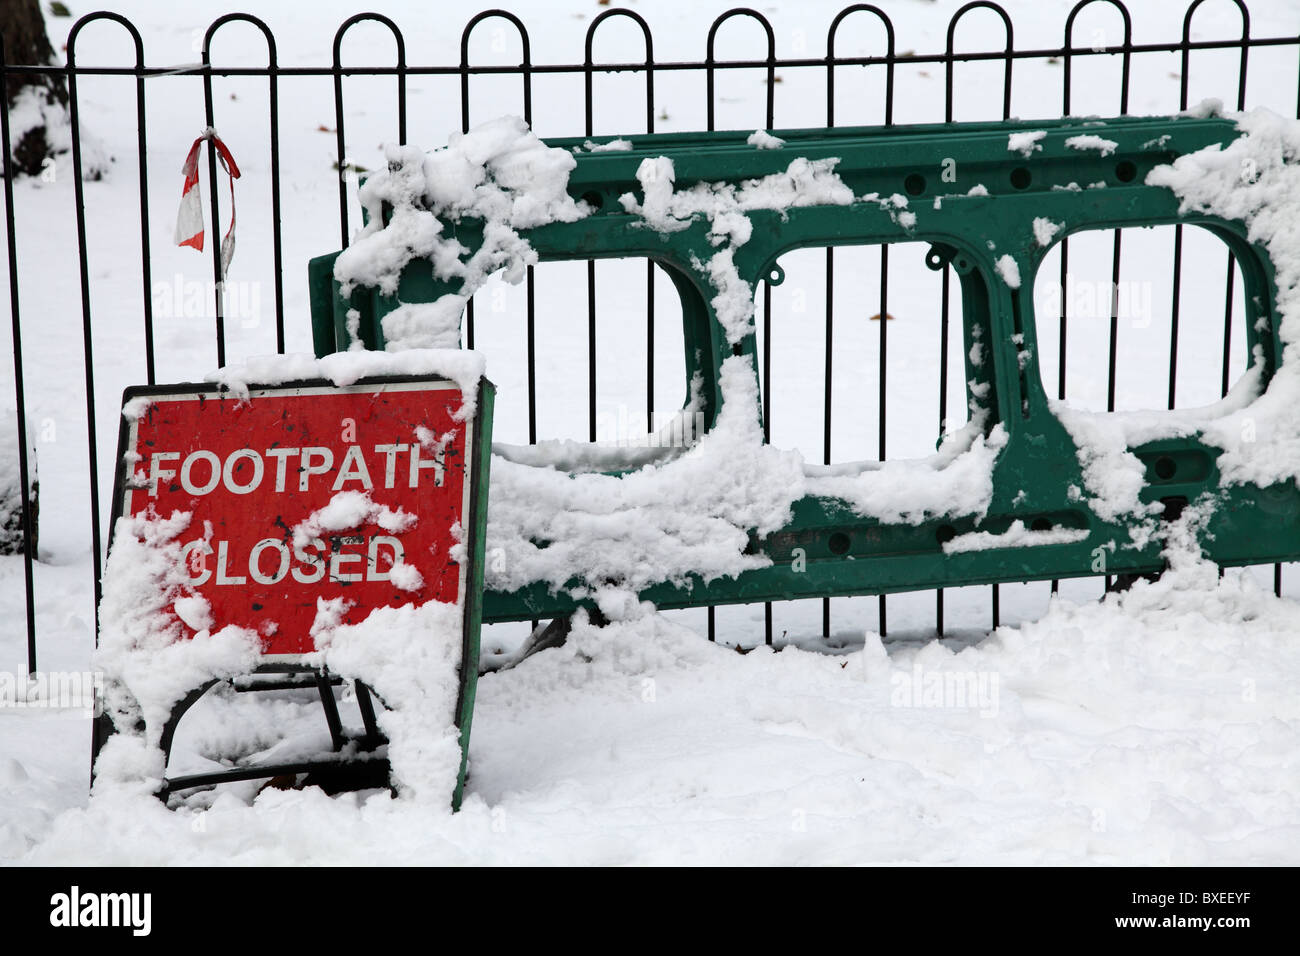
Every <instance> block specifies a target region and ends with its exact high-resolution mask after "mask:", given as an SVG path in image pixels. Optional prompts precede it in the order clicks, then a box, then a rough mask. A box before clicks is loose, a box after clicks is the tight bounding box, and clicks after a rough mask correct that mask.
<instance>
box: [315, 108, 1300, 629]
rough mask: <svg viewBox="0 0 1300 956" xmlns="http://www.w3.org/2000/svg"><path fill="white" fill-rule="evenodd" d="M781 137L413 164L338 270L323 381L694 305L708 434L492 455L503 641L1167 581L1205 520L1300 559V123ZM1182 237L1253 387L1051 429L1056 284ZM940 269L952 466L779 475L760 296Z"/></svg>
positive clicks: (369, 186)
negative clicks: (922, 251) (1200, 242)
mask: <svg viewBox="0 0 1300 956" xmlns="http://www.w3.org/2000/svg"><path fill="white" fill-rule="evenodd" d="M763 132H764V133H765V135H766V136H768V137H771V138H772V140H773V141H779V142H780V146H779V148H756V146H758V145H762V144H761V143H759V142H758V140H756V138H755V136H754V135H752V134H751V135H746V134H743V133H730V132H709V133H673V134H659V135H647V136H629V137H623V138H621V139H619V140H617V142H619V144H620V148H618V149H610V150H595V149H593V148H592V147H591V144H590V142H588V141H583V140H567V139H557V140H551V141H547V142H542V141H541V140H539V139H537V137H536V136H534V135H533V134H532V132H531V131H529V130H528V129H527V127H526V126H525V125H524V124H523V123H522V122H521V121H519V120H517V119H513V118H505V119H501V120H497V121H494V122H492V123H489V124H485V125H484V126H481V127H479V128H477V129H474V130H470V131H469V132H468V133H465V134H463V135H458V136H456V137H453V139H452V140H451V142H450V143H449V144H448V145H447V147H445V148H443V149H440V150H435V151H434V152H432V153H429V154H424V153H420V152H419V151H417V150H414V149H412V148H410V147H402V148H399V149H394V150H392V151H391V152H390V155H389V170H388V171H387V172H384V173H379V174H377V175H375V176H372V177H371V178H370V179H369V180H368V181H367V182H366V184H365V185H364V186H363V188H362V189H361V201H362V203H363V205H364V207H365V209H366V212H367V216H368V218H367V224H366V227H365V229H364V230H363V231H362V234H361V236H360V238H359V240H358V241H357V242H356V243H355V244H354V245H352V246H351V247H350V248H348V249H346V250H344V251H342V252H340V253H336V254H334V255H333V256H326V257H322V258H319V259H316V260H313V262H312V264H311V267H310V270H309V274H310V278H311V283H312V304H313V332H314V336H315V343H316V349H317V352H318V353H319V354H322V355H324V354H328V353H331V352H339V351H344V350H347V349H355V348H366V349H370V350H380V349H383V350H387V351H389V352H392V353H396V354H401V350H402V349H404V348H407V347H409V346H410V345H412V344H421V343H425V344H427V343H430V342H437V343H439V344H447V343H452V342H456V341H459V338H460V320H461V315H462V312H463V310H464V305H465V303H466V302H467V301H468V299H469V297H470V296H472V295H473V294H474V292H475V291H476V290H477V289H478V288H480V287H481V286H482V284H483V282H484V281H485V280H486V278H487V277H488V276H489V275H490V274H492V273H493V272H494V271H498V270H499V271H502V272H503V273H504V275H505V277H506V278H508V279H511V280H517V279H519V278H520V277H522V275H523V274H524V271H525V268H526V267H527V266H531V265H533V264H535V263H538V262H544V261H548V260H565V259H585V258H600V257H615V256H618V257H645V258H647V259H650V260H652V261H653V262H655V263H656V264H657V265H658V266H660V267H662V268H663V269H664V270H665V271H666V272H667V273H668V274H669V276H670V277H671V278H672V280H673V283H674V286H675V288H676V290H677V292H678V294H679V296H680V299H681V308H682V316H683V332H684V339H685V345H686V378H687V383H686V385H687V388H686V393H687V396H688V397H687V403H686V406H685V407H684V408H683V410H682V414H683V415H688V416H695V415H702V417H703V421H704V423H705V428H704V430H703V433H702V434H700V435H698V437H696V436H694V435H693V436H692V437H693V439H694V440H692V441H690V442H682V443H667V444H664V443H653V442H650V441H647V442H646V447H643V448H642V447H638V448H631V449H621V450H620V451H621V452H622V455H621V456H620V455H619V454H612V453H610V450H608V449H600V450H594V449H590V448H588V447H587V446H583V445H581V444H580V443H574V442H567V443H558V442H552V443H543V444H542V445H538V446H528V447H510V446H499V447H498V448H497V449H495V451H496V454H497V460H496V462H495V463H494V465H493V482H494V485H493V490H492V496H491V506H490V512H489V518H488V531H487V534H488V548H489V551H490V552H491V553H493V554H498V553H499V554H500V555H501V556H502V558H501V560H500V561H494V562H492V564H491V566H490V567H489V568H488V570H487V578H486V583H487V594H486V596H485V617H486V619H487V620H520V619H526V618H539V617H545V616H555V615H563V614H566V613H569V612H571V611H572V610H573V609H575V608H577V607H579V606H581V605H583V604H588V605H591V604H594V605H599V606H603V605H605V604H610V605H612V606H617V605H621V604H622V603H625V602H626V601H627V600H641V599H643V600H648V601H651V602H653V603H654V604H655V605H656V606H658V607H661V608H673V607H686V606H698V605H706V604H707V605H712V604H721V603H738V602H754V601H763V600H780V599H790V598H798V597H823V596H828V595H853V594H883V593H888V592H892V591H901V590H916V589H924V588H933V587H947V586H959V585H967V584H977V583H997V582H1000V581H1024V580H1036V579H1051V578H1065V577H1072V576H1081V575H1089V574H1101V573H1105V574H1118V573H1151V572H1157V571H1159V570H1161V569H1162V568H1163V567H1164V566H1165V563H1166V559H1165V557H1164V556H1163V555H1162V553H1161V541H1162V540H1163V539H1164V538H1165V537H1167V533H1166V528H1165V525H1166V523H1167V521H1168V520H1170V519H1172V518H1175V517H1176V516H1177V515H1178V514H1180V513H1181V511H1182V510H1183V509H1184V508H1185V507H1187V506H1189V505H1195V504H1197V503H1202V504H1203V505H1204V506H1205V507H1207V508H1208V513H1207V517H1206V519H1205V520H1204V521H1203V522H1201V523H1200V524H1199V525H1198V528H1199V532H1198V533H1199V534H1200V535H1201V539H1200V540H1201V544H1202V546H1203V547H1204V549H1205V551H1206V554H1207V555H1208V557H1209V558H1210V559H1212V560H1214V561H1217V562H1219V563H1220V564H1249V563H1262V562H1271V561H1279V560H1282V561H1284V560H1294V559H1295V558H1297V557H1300V534H1298V533H1297V523H1298V522H1300V491H1297V488H1296V479H1297V477H1298V476H1300V450H1297V449H1300V419H1297V415H1298V414H1300V412H1297V409H1300V381H1298V376H1300V357H1297V356H1296V355H1295V354H1294V352H1295V345H1294V341H1295V340H1296V339H1297V338H1298V337H1300V333H1297V331H1296V329H1297V328H1300V314H1297V309H1296V302H1297V296H1300V291H1297V287H1298V286H1300V268H1297V267H1296V266H1295V265H1294V263H1293V261H1292V260H1293V259H1294V258H1295V255H1296V254H1295V250H1296V249H1297V248H1300V238H1298V237H1297V236H1296V235H1295V234H1294V230H1295V229H1296V226H1295V223H1296V222H1300V188H1296V186H1295V177H1296V176H1297V175H1300V172H1297V169H1298V167H1297V166H1296V165H1295V161H1294V160H1295V154H1296V148H1297V140H1298V139H1300V126H1297V124H1296V123H1295V122H1293V121H1290V120H1284V119H1282V118H1280V117H1276V116H1273V115H1272V114H1269V113H1267V112H1264V111H1260V112H1256V113H1251V114H1244V115H1224V114H1221V113H1220V111H1219V110H1218V109H1217V108H1216V107H1215V106H1214V105H1213V104H1211V105H1209V106H1207V107H1205V108H1203V109H1200V110H1198V111H1193V112H1192V113H1188V114H1185V115H1180V116H1177V117H1155V118H1147V117H1121V118H1116V119H1106V120H1098V119H1088V120H1073V119H1065V120H1060V121H1054V122H1052V121H1049V122H1044V121H1036V122H1034V123H1023V122H1001V123H968V124H946V125H932V126H912V127H906V126H898V127H888V128H837V129H810V130H776V131H770V132H769V131H763ZM759 139H762V137H759ZM763 143H766V144H767V145H774V142H772V143H769V142H767V140H763ZM1080 183H1084V184H1087V185H1086V186H1080V185H1079V184H1080ZM1170 223H1182V224H1190V225H1199V226H1202V227H1204V228H1206V229H1207V230H1209V231H1210V232H1211V233H1213V234H1214V235H1215V236H1217V237H1218V238H1219V239H1221V240H1222V241H1223V242H1224V243H1225V244H1226V245H1227V246H1228V247H1229V249H1230V250H1231V252H1232V254H1233V256H1234V257H1235V259H1236V261H1237V263H1238V265H1239V266H1240V269H1241V273H1242V280H1243V283H1244V286H1245V289H1244V295H1243V298H1244V302H1245V319H1246V321H1245V329H1244V334H1243V335H1242V336H1241V338H1240V339H1238V341H1244V342H1245V347H1246V348H1247V349H1248V351H1249V355H1250V367H1249V369H1248V371H1247V373H1246V375H1245V376H1244V377H1243V378H1242V380H1241V381H1240V382H1239V383H1238V385H1237V387H1236V389H1234V390H1233V392H1232V393H1230V394H1229V395H1228V396H1227V398H1225V399H1224V400H1223V401H1222V402H1220V403H1217V404H1216V405H1213V406H1210V407H1207V408H1202V409H1189V410H1179V411H1176V412H1160V413H1130V414H1127V415H1096V414H1092V413H1088V412H1082V411H1079V410H1075V409H1070V408H1067V407H1065V406H1064V405H1062V404H1060V403H1057V402H1054V401H1052V400H1050V399H1049V398H1048V397H1047V395H1046V393H1045V390H1044V388H1043V385H1042V381H1041V377H1040V372H1039V349H1038V340H1037V330H1036V316H1035V303H1034V301H1033V295H1032V290H1033V288H1034V278H1035V275H1036V272H1037V270H1038V269H1039V268H1040V267H1041V265H1042V263H1043V261H1044V259H1045V257H1046V256H1047V255H1048V254H1049V252H1050V251H1051V249H1052V248H1053V247H1054V246H1055V244H1056V243H1058V242H1060V241H1061V240H1062V239H1064V238H1065V237H1067V236H1069V235H1071V234H1074V233H1078V232H1081V231H1084V230H1088V229H1101V228H1105V229H1112V228H1123V227H1131V226H1153V225H1161V224H1170ZM917 240H920V241H926V242H929V243H930V250H929V252H928V253H927V255H926V263H927V265H929V266H930V267H931V268H933V269H935V270H942V269H951V270H952V271H953V272H954V273H955V274H956V277H957V279H958V282H959V283H960V285H961V289H962V303H963V314H962V318H963V328H964V336H965V343H964V351H965V354H966V362H965V375H964V379H965V381H966V391H967V405H968V408H969V421H968V422H967V423H966V424H965V425H964V426H963V427H961V428H957V429H953V430H951V431H948V432H946V433H945V434H944V435H943V436H942V439H941V441H940V443H939V446H938V449H937V451H936V453H935V454H934V455H932V456H930V457H928V458H924V459H911V460H890V461H884V462H874V461H867V462H856V463H847V464H838V465H832V466H822V465H816V464H811V463H808V462H805V461H804V460H803V459H802V457H801V456H800V455H799V454H798V453H797V452H794V451H792V450H784V449H779V448H775V447H773V446H771V445H768V444H766V443H765V441H764V439H763V429H762V424H761V409H762V407H763V402H762V395H761V390H760V383H759V378H758V373H757V362H756V357H757V343H756V339H755V330H754V295H755V290H756V289H757V288H758V286H759V284H760V283H764V282H766V283H770V284H779V283H780V282H781V280H782V278H783V275H784V273H783V271H782V270H781V267H780V265H779V259H780V257H781V256H782V255H783V254H784V253H786V252H788V251H791V250H794V249H798V248H803V247H809V246H827V247H829V246H836V245H850V244H873V243H891V242H910V241H917ZM542 348H543V349H545V343H543V344H542Z"/></svg>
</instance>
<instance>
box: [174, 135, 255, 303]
mask: <svg viewBox="0 0 1300 956" xmlns="http://www.w3.org/2000/svg"><path fill="white" fill-rule="evenodd" d="M204 140H209V141H210V142H211V143H212V148H213V149H215V150H216V152H217V158H218V159H219V160H220V161H221V168H222V169H224V170H225V171H226V176H227V178H228V179H229V181H230V225H229V227H227V229H226V234H225V235H224V236H223V237H222V238H221V278H222V279H223V280H224V279H225V278H226V273H227V272H228V271H229V270H230V260H231V259H233V258H234V257H235V180H236V179H238V178H239V166H238V165H237V164H236V163H235V157H234V156H232V155H231V153H230V150H229V148H227V146H226V144H225V143H224V142H222V140H221V137H220V136H218V135H217V131H216V130H215V129H213V128H211V127H208V128H207V129H205V130H204V131H203V132H202V133H201V134H200V135H199V137H198V139H196V140H195V141H194V143H193V145H192V146H190V151H189V153H188V154H187V155H186V157H185V165H184V166H182V167H181V172H182V173H184V175H185V185H184V186H183V187H182V189H181V204H180V208H179V209H177V211H176V245H178V246H189V247H191V248H193V249H197V250H199V251H200V252H202V251H203V240H204V226H203V194H202V190H201V188H200V186H199V148H200V147H201V146H202V145H203V141H204Z"/></svg>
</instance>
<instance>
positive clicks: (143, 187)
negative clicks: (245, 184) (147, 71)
mask: <svg viewBox="0 0 1300 956" xmlns="http://www.w3.org/2000/svg"><path fill="white" fill-rule="evenodd" d="M136 68H137V69H138V70H139V71H140V72H139V73H137V74H136V78H135V117H136V149H137V150H138V151H139V154H140V155H139V181H140V285H141V290H142V296H141V297H142V298H143V300H144V365H145V380H146V381H147V382H148V383H149V384H150V385H152V384H154V381H155V377H154V340H153V266H152V260H153V257H152V256H151V255H150V253H149V158H148V148H147V139H146V130H145V127H146V122H145V116H146V113H145V102H144V51H143V48H142V49H141V53H140V57H139V59H138V60H137V61H136Z"/></svg>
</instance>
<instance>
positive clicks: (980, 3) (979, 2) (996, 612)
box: [882, 0, 1015, 636]
mask: <svg viewBox="0 0 1300 956" xmlns="http://www.w3.org/2000/svg"><path fill="white" fill-rule="evenodd" d="M981 8H982V9H986V10H992V11H993V12H994V13H996V14H997V15H998V17H999V18H1000V19H1001V20H1002V26H1003V28H1004V30H1005V32H1006V37H1007V45H1006V48H1005V50H1004V54H1005V55H1004V59H1003V70H1002V118H1003V119H1004V120H1006V119H1010V117H1011V68H1012V66H1013V64H1014V63H1015V52H1014V51H1015V33H1014V31H1013V28H1012V26H1011V18H1010V17H1009V16H1007V12H1006V11H1005V10H1004V9H1002V7H1000V6H998V5H997V4H996V3H992V2H990V0H971V2H970V3H967V4H966V5H965V6H963V7H962V8H961V9H960V10H958V11H957V12H956V13H954V14H953V15H952V19H950V20H949V21H948V45H947V49H946V53H945V56H946V60H945V63H946V77H945V93H946V103H945V110H944V115H945V119H946V121H947V122H949V123H951V122H952V72H953V71H952V63H953V59H954V51H955V39H956V34H957V23H958V21H960V20H961V18H962V17H963V16H965V15H966V14H967V13H969V12H970V11H972V10H977V9H981ZM944 268H945V270H946V269H947V266H945V267H944ZM944 305H945V307H946V306H947V299H946V298H945V300H944ZM882 321H883V320H882ZM882 336H883V331H882ZM943 360H944V361H945V362H946V360H947V355H945V356H944V359H943ZM990 587H991V591H990V598H991V601H990V603H991V605H992V607H991V612H992V613H991V616H992V620H993V627H995V628H996V627H997V626H998V624H999V622H1000V617H1001V613H1000V603H999V592H998V585H996V584H994V585H991V586H990ZM938 600H940V601H941V600H942V594H940V597H939V598H938ZM940 620H942V616H941V615H940ZM939 634H940V636H942V635H943V632H942V630H940V631H939Z"/></svg>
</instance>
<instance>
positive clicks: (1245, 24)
mask: <svg viewBox="0 0 1300 956" xmlns="http://www.w3.org/2000/svg"><path fill="white" fill-rule="evenodd" d="M1240 9H1241V57H1240V59H1239V61H1238V74H1237V110H1238V112H1240V111H1242V110H1244V109H1245V108H1246V70H1247V65H1246V58H1247V56H1248V55H1249V53H1250V43H1249V38H1250V12H1249V11H1248V10H1247V9H1246V7H1245V6H1241V7H1240ZM1235 263H1236V259H1235V257H1234V256H1233V254H1232V250H1231V249H1229V250H1228V266H1227V277H1226V279H1225V280H1224V302H1223V378H1222V382H1221V383H1220V392H1219V395H1220V397H1222V396H1225V395H1227V394H1228V385H1229V384H1230V383H1229V381H1228V373H1229V368H1230V366H1231V364H1232V295H1233V290H1234V289H1235V285H1236V269H1235V268H1234V266H1235Z"/></svg>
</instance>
